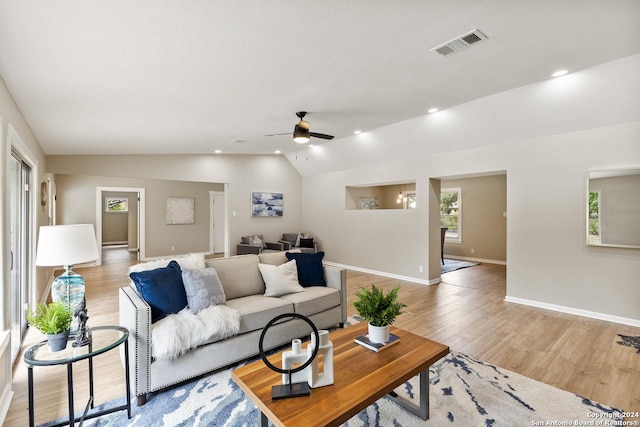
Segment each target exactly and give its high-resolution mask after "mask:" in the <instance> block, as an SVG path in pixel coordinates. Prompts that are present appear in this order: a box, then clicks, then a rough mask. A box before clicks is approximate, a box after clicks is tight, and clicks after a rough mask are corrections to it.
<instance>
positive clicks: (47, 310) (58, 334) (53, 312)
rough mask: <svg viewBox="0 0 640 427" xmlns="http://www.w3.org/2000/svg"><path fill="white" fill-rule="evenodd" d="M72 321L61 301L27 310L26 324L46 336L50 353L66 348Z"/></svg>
mask: <svg viewBox="0 0 640 427" xmlns="http://www.w3.org/2000/svg"><path fill="white" fill-rule="evenodd" d="M72 320H73V314H72V313H71V310H69V308H68V307H67V306H66V304H64V303H63V302H62V301H56V302H52V303H50V304H38V305H37V306H36V309H35V310H34V311H32V310H28V309H27V322H29V324H30V325H31V326H33V327H35V328H36V329H38V330H39V331H40V332H42V333H43V334H45V335H46V336H47V342H48V343H49V348H50V349H51V351H60V350H64V349H65V348H66V347H67V340H68V339H69V329H70V327H71V321H72Z"/></svg>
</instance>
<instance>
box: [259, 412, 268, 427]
mask: <svg viewBox="0 0 640 427" xmlns="http://www.w3.org/2000/svg"><path fill="white" fill-rule="evenodd" d="M260 427H269V418H267V416H266V415H265V414H264V412H262V411H260Z"/></svg>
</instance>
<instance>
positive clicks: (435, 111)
mask: <svg viewBox="0 0 640 427" xmlns="http://www.w3.org/2000/svg"><path fill="white" fill-rule="evenodd" d="M438 111H440V109H439V108H435V107H434V108H429V111H427V113H429V114H433V113H437V112H438Z"/></svg>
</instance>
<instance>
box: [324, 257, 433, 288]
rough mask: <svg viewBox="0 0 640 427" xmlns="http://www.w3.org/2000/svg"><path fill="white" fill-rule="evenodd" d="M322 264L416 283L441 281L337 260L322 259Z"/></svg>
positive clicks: (425, 283) (427, 283)
mask: <svg viewBox="0 0 640 427" xmlns="http://www.w3.org/2000/svg"><path fill="white" fill-rule="evenodd" d="M324 264H326V265H330V266H332V267H338V268H344V269H347V270H353V271H360V272H362V273H367V274H375V275H377V276H383V277H389V278H391V279H398V280H404V281H407V282H413V283H418V284H420V285H435V284H438V283H440V282H441V279H440V277H438V278H436V279H432V280H424V279H418V278H416V277H410V276H402V275H400V274H394V273H387V272H385V271H377V270H369V269H368V268H362V267H354V266H352V265H345V264H338V263H337V262H331V261H324Z"/></svg>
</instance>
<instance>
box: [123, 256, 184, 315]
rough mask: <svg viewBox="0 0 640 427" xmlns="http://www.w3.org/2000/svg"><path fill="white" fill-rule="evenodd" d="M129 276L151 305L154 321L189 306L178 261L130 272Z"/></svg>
mask: <svg viewBox="0 0 640 427" xmlns="http://www.w3.org/2000/svg"><path fill="white" fill-rule="evenodd" d="M129 277H131V280H133V283H134V284H135V285H136V289H137V290H138V293H139V294H140V295H141V296H142V298H143V299H144V300H145V301H146V302H147V304H149V306H150V307H151V322H152V323H153V322H157V321H158V320H160V319H162V318H163V317H165V316H166V315H168V314H175V313H178V312H179V311H180V310H182V309H183V308H185V307H186V306H187V294H186V292H185V290H184V285H183V283H182V271H181V270H180V265H178V263H177V262H176V261H171V262H170V263H169V265H167V266H166V267H161V268H156V269H153V270H147V271H140V272H133V273H130V274H129Z"/></svg>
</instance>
